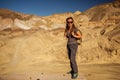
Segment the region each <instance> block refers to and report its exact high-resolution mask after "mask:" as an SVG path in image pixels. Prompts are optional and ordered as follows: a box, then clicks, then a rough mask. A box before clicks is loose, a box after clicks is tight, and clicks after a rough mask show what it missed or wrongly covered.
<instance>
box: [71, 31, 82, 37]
mask: <svg viewBox="0 0 120 80" xmlns="http://www.w3.org/2000/svg"><path fill="white" fill-rule="evenodd" d="M72 36H73V37H75V38H81V37H82V35H81V34H80V32H79V31H77V32H76V34H75V32H72Z"/></svg>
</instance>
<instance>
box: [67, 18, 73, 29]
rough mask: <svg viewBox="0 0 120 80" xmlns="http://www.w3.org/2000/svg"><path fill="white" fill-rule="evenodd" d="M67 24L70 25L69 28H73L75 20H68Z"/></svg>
mask: <svg viewBox="0 0 120 80" xmlns="http://www.w3.org/2000/svg"><path fill="white" fill-rule="evenodd" d="M67 24H68V26H69V27H72V25H73V20H72V19H68V20H67Z"/></svg>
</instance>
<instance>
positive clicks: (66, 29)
mask: <svg viewBox="0 0 120 80" xmlns="http://www.w3.org/2000/svg"><path fill="white" fill-rule="evenodd" d="M69 19H72V21H73V22H74V19H73V18H72V17H68V18H66V28H65V32H64V33H66V32H67V31H68V30H69V26H68V23H67V21H68V20H69ZM74 28H76V27H75V24H74V23H73V25H72V29H71V31H70V33H71V32H72V31H73V29H74Z"/></svg>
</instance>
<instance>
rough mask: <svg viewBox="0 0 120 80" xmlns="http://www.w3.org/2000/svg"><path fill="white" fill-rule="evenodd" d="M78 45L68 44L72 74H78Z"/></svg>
mask: <svg viewBox="0 0 120 80" xmlns="http://www.w3.org/2000/svg"><path fill="white" fill-rule="evenodd" d="M77 48H78V44H77V43H75V44H67V50H68V57H69V60H70V67H71V69H72V72H74V73H75V72H76V73H77V72H78V67H77V63H76V52H77Z"/></svg>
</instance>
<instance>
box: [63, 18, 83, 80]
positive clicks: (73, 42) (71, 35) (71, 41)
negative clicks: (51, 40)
mask: <svg viewBox="0 0 120 80" xmlns="http://www.w3.org/2000/svg"><path fill="white" fill-rule="evenodd" d="M64 35H65V36H66V37H67V39H68V41H67V50H68V57H69V59H70V67H71V71H70V72H69V73H71V75H72V78H73V79H75V78H77V76H78V67H77V63H76V58H75V57H76V51H77V48H78V44H77V39H78V38H81V34H80V32H79V30H78V29H77V28H76V27H75V25H74V20H73V18H72V17H68V18H67V19H66V28H65V32H64Z"/></svg>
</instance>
